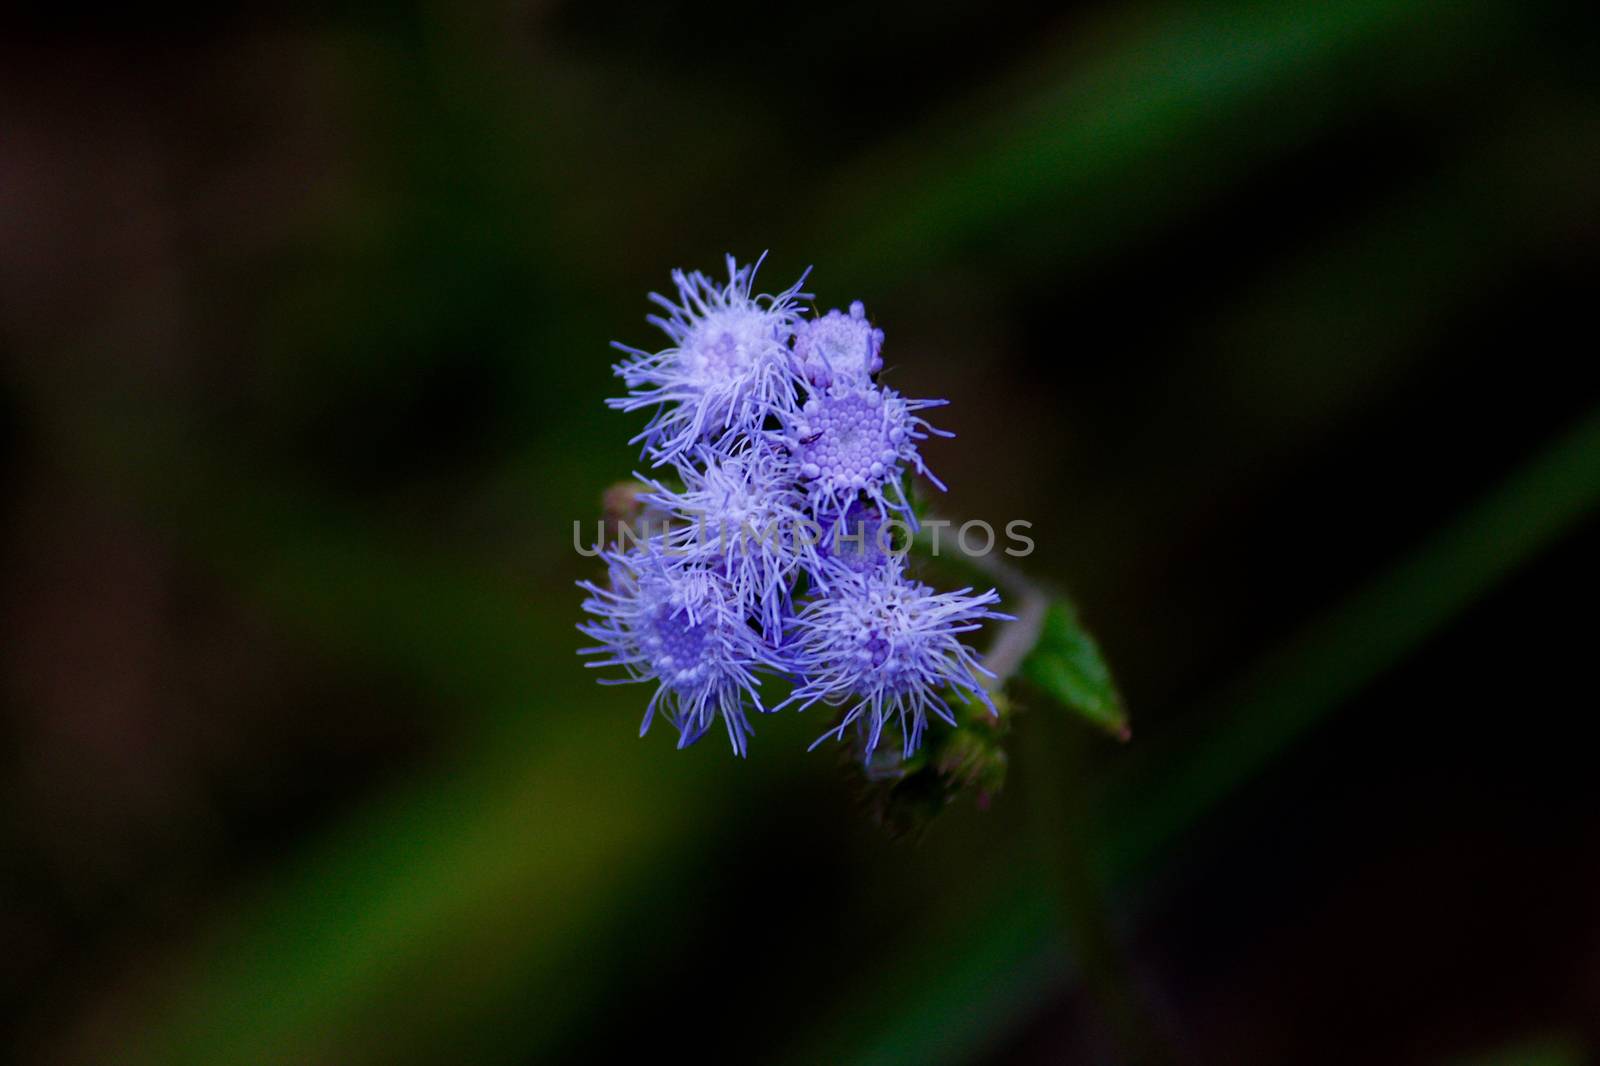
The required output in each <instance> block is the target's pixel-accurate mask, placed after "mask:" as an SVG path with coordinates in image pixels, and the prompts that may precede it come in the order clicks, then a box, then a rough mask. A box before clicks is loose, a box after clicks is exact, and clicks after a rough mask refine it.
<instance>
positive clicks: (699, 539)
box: [641, 444, 821, 640]
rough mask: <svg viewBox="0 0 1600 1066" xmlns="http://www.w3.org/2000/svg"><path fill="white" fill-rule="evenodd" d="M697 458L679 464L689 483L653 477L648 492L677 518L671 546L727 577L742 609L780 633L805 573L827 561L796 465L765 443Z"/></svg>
mask: <svg viewBox="0 0 1600 1066" xmlns="http://www.w3.org/2000/svg"><path fill="white" fill-rule="evenodd" d="M695 459H696V460H697V462H698V465H689V466H680V467H679V468H678V476H679V477H680V478H681V479H682V481H683V488H682V489H681V490H674V489H669V488H667V487H666V486H664V485H662V484H661V483H660V482H659V481H648V484H649V487H650V490H649V491H648V492H646V493H645V494H644V495H643V496H641V499H642V500H643V501H644V502H645V503H647V504H650V505H652V506H654V507H656V508H659V509H660V510H662V511H664V512H665V513H666V514H667V516H668V518H669V522H670V526H669V528H668V529H667V531H666V532H665V533H664V535H663V546H664V548H665V550H666V551H667V552H669V553H670V554H671V555H673V556H675V557H680V558H683V559H685V560H687V561H688V562H689V563H690V564H691V565H694V566H698V567H702V568H704V569H706V570H709V571H712V572H713V573H715V574H717V575H718V576H719V577H721V578H722V579H723V580H724V581H725V582H726V583H727V586H728V588H729V590H730V592H731V594H732V596H733V599H734V600H735V602H736V603H737V605H738V606H739V608H740V609H741V610H742V611H744V612H746V613H748V614H750V615H752V616H753V617H754V618H755V619H756V620H757V621H758V623H759V624H760V626H761V628H762V631H763V632H764V633H765V634H767V635H768V636H769V637H770V638H772V639H773V640H776V639H777V638H778V637H779V635H780V633H781V630H782V626H783V617H784V615H785V613H787V611H788V609H789V592H790V589H791V588H792V587H793V585H794V583H795V580H796V578H797V576H798V575H799V574H800V573H801V572H802V570H805V571H811V570H815V569H816V567H817V565H818V562H819V559H818V554H817V552H818V541H819V540H820V539H821V537H820V535H819V531H817V529H816V525H815V523H814V522H812V521H811V519H810V517H809V516H808V514H807V513H806V511H805V502H806V500H805V494H804V493H803V492H801V491H800V489H799V487H798V484H797V481H798V478H797V475H796V473H795V471H794V464H793V463H792V462H791V461H790V460H789V457H788V456H787V455H785V454H784V453H783V452H782V450H780V449H775V448H772V447H769V446H766V445H762V444H751V445H749V446H747V447H746V448H745V449H744V450H743V451H741V452H740V453H739V454H737V455H730V456H717V455H714V454H712V453H709V452H706V451H704V450H702V451H700V452H698V453H697V454H696V455H695Z"/></svg>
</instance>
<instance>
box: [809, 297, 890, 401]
mask: <svg viewBox="0 0 1600 1066" xmlns="http://www.w3.org/2000/svg"><path fill="white" fill-rule="evenodd" d="M882 349H883V330H881V329H877V328H875V327H874V326H873V325H872V323H871V322H868V321H867V308H866V305H864V304H863V303H862V302H861V301H860V300H857V301H856V302H855V303H853V304H851V305H850V313H849V314H845V313H843V312H842V311H839V310H838V309H835V310H832V311H829V312H828V313H827V314H825V315H823V316H822V317H820V318H813V319H807V320H804V321H802V322H800V323H799V324H798V325H797V326H795V331H794V355H795V359H796V360H797V361H798V362H799V363H800V371H801V373H802V374H803V375H804V376H805V379H806V381H808V382H809V383H810V384H812V385H814V386H817V387H819V388H827V387H828V386H829V385H832V384H834V383H835V382H841V383H849V384H856V385H860V384H865V383H866V382H868V381H870V380H871V378H872V375H874V374H876V373H877V372H878V371H880V370H882V369H883V357H882V356H881V355H879V354H878V353H879V352H880V351H881V350H882Z"/></svg>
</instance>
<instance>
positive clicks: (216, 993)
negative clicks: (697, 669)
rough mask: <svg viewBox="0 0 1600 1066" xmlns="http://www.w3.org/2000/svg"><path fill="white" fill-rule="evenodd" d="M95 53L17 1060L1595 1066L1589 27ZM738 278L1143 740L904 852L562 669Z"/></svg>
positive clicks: (7, 846)
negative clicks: (627, 394)
mask: <svg viewBox="0 0 1600 1066" xmlns="http://www.w3.org/2000/svg"><path fill="white" fill-rule="evenodd" d="M1585 7H1586V5H1567V4H1560V3H1554V2H1550V3H1545V2H1523V3H1513V2H1511V0H1504V2H1477V0H1462V2H1457V3H1451V4H1433V3H1420V2H1408V0H1324V2H1320V3H1255V2H1237V0H1223V2H1219V3H1216V4H1208V5H1177V4H1157V3H1106V2H1102V3H1079V4H1069V5H1062V6H1057V5H1041V6H1039V7H1023V6H1017V7H1006V6H996V5H987V4H944V5H940V4H928V3H909V2H903V0H901V2H890V3H886V4H882V5H877V6H874V7H871V8H868V7H866V6H859V5H855V4H846V3H837V2H833V0H822V2H820V3H817V4H811V5H802V6H800V7H794V6H774V7H770V8H762V7H759V6H752V5H745V4H733V3H725V2H722V0H708V2H703V3H700V4H696V5H691V6H682V7H679V6H672V5H664V4H655V3H642V2H624V3H617V4H581V3H574V2H544V3H541V2H527V3H516V2H500V3H494V4H447V3H424V4H418V5H409V4H397V5H383V4H372V3H353V4H338V3H335V4H315V5H314V4H288V5H282V6H273V5H267V4H247V5H244V6H243V7H242V8H240V9H237V10H224V9H222V8H218V9H214V10H213V11H211V12H210V13H208V14H204V15H201V16H200V17H199V18H198V19H196V17H195V16H194V15H193V14H192V13H190V12H189V11H187V10H186V9H185V8H183V7H180V6H179V5H162V4H156V5H141V6H139V7H137V8H130V9H128V10H126V11H124V12H122V13H121V15H120V16H118V17H117V18H116V19H115V20H114V21H110V22H96V23H92V24H91V23H89V22H87V21H85V20H86V10H87V9H85V8H83V6H82V5H65V6H62V7H57V8H53V9H50V11H49V13H47V14H36V15H33V16H31V17H20V18H15V17H14V19H15V20H14V21H13V20H8V22H10V24H11V26H12V29H11V30H10V31H8V32H6V33H4V34H3V35H0V356H3V376H0V470H3V474H0V476H3V479H4V495H3V500H4V507H5V516H6V520H5V523H4V529H3V541H0V552H3V568H4V573H5V583H4V588H3V600H0V617H3V618H4V639H3V640H0V657H3V662H4V698H3V701H0V703H3V712H0V714H3V718H0V738H3V746H0V768H3V769H0V797H3V811H4V815H3V822H0V832H3V839H0V959H3V961H0V1016H3V1019H4V1021H3V1023H0V1030H3V1032H4V1034H5V1044H4V1047H5V1049H6V1050H5V1051H3V1052H0V1057H4V1058H6V1059H7V1060H8V1061H17V1062H27V1063H55V1062H61V1063H196V1064H202V1063H203V1064H212V1063H296V1064H306V1063H330V1064H332V1063H338V1064H348V1063H434V1062H448V1063H464V1062H471V1063H524V1062H525V1063H534V1062H539V1063H543V1062H561V1061H603V1060H608V1059H613V1058H620V1057H622V1056H630V1057H639V1056H649V1057H651V1058H652V1059H655V1058H662V1057H667V1056H678V1055H684V1056H689V1057H690V1058H691V1059H692V1060H693V1061H730V1062H740V1063H766V1062H775V1063H807V1064H809V1063H847V1062H849V1063H854V1062H870V1063H907V1064H917V1066H923V1064H931V1063H959V1062H984V1063H1035V1062H1086V1063H1102V1062H1103V1063H1122V1062H1145V1061H1168V1062H1185V1063H1226V1064H1240V1063H1291V1062H1292V1063H1300V1064H1305V1063H1312V1064H1315V1063H1328V1064H1347V1063H1351V1062H1362V1063H1407V1064H1410V1063H1418V1064H1423V1063H1497V1062H1503V1063H1517V1064H1541V1063H1544V1064H1552V1066H1564V1064H1568V1063H1583V1062H1591V1061H1595V1059H1594V1057H1593V1056H1594V1055H1595V1053H1596V1049H1597V1048H1600V819H1597V817H1596V814H1597V800H1600V784H1597V778H1596V773H1595V769H1594V767H1595V755H1594V752H1595V748H1594V746H1593V745H1592V744H1591V743H1587V742H1583V741H1582V733H1581V731H1580V727H1581V724H1582V723H1583V721H1584V720H1585V719H1588V718H1590V717H1592V714H1593V712H1594V710H1595V706H1596V701H1595V696H1594V687H1593V686H1594V663H1595V637H1596V625H1595V621H1594V617H1595V616H1594V599H1595V593H1596V591H1597V589H1600V584H1597V582H1596V578H1597V576H1600V575H1597V566H1600V564H1597V561H1596V560H1597V554H1596V548H1597V547H1600V522H1597V519H1596V511H1595V507H1594V505H1595V503H1596V501H1597V499H1600V414H1597V411H1600V407H1597V404H1600V387H1597V386H1600V375H1597V373H1596V359H1595V356H1596V344H1595V310H1596V295H1595V294H1596V288H1595V278H1596V276H1597V271H1596V267H1597V265H1600V81H1597V77H1596V71H1597V69H1600V55H1597V47H1596V43H1597V41H1600V20H1597V18H1596V16H1595V13H1594V11H1593V9H1592V7H1591V8H1590V9H1589V10H1588V11H1584V10H1583V9H1584V8H1585ZM765 249H770V250H771V254H770V256H769V257H768V260H767V263H766V266H765V267H764V268H763V278H764V280H765V281H766V282H767V283H768V285H767V287H768V288H772V289H776V288H781V287H783V286H785V285H787V284H788V283H789V281H791V280H792V279H793V277H794V276H796V275H797V274H798V273H799V271H800V270H802V269H803V268H804V267H806V266H808V265H814V266H815V273H814V275H813V279H812V283H811V285H810V288H811V289H812V291H814V292H815V293H816V294H817V298H818V303H819V305H820V306H821V307H823V308H826V307H831V306H843V305H845V304H846V303H847V302H848V301H849V300H851V299H855V298H861V299H864V300H865V301H866V303H867V307H868V309H869V311H870V312H871V314H872V315H873V317H874V318H875V319H876V320H877V321H878V323H879V324H880V325H881V326H883V327H884V328H885V329H886V330H887V333H888V343H887V347H886V356H887V359H888V362H889V364H890V366H891V368H892V369H891V371H890V377H889V380H890V381H891V382H892V383H893V384H894V385H895V386H896V387H898V388H900V389H902V390H903V391H905V392H907V393H909V394H912V395H931V396H946V397H949V398H950V399H951V400H952V401H953V403H952V405H951V406H950V407H949V408H948V409H947V410H946V411H945V412H944V414H943V417H942V418H941V419H940V420H939V423H940V424H941V425H943V426H946V427H948V428H951V429H953V430H955V431H957V432H958V433H959V437H958V439H956V440H954V441H949V442H936V443H933V444H930V445H929V446H928V448H927V455H928V458H929V461H930V463H931V465H932V466H933V468H934V469H935V470H936V471H938V472H939V473H940V474H941V475H942V476H943V477H944V479H945V480H946V481H947V482H948V483H949V484H950V486H951V491H950V492H949V494H948V495H947V496H946V497H943V498H942V499H940V500H939V501H938V504H937V506H938V507H939V509H940V510H941V511H942V512H943V513H945V514H948V515H952V516H956V517H962V518H974V517H975V518H985V519H988V520H990V521H992V522H995V523H997V524H998V523H1001V522H1004V521H1008V520H1010V519H1013V518H1023V519H1027V520H1030V521H1032V522H1034V523H1035V528H1034V535H1035V537H1036V540H1037V543H1038V550H1037V552H1036V553H1035V554H1034V556H1033V557H1032V558H1031V559H1029V560H1027V562H1028V564H1029V566H1030V567H1031V568H1032V569H1033V570H1034V572H1036V573H1037V574H1039V575H1040V576H1041V577H1044V578H1048V579H1050V580H1052V581H1055V582H1058V583H1060V584H1062V585H1064V586H1066V587H1068V588H1070V589H1071V590H1072V591H1073V594H1074V596H1075V597H1076V599H1077V601H1078V603H1079V606H1080V608H1081V610H1082V612H1083V615H1084V617H1085V619H1086V621H1087V622H1088V624H1089V625H1090V626H1091V627H1092V628H1093V629H1094V630H1095V632H1096V633H1097V634H1098V636H1099V638H1100V640H1101V642H1102V645H1103V647H1104V650H1105V652H1106V654H1107V656H1108V658H1109V659H1110V661H1111V663H1112V665H1113V666H1114V668H1115V669H1116V671H1117V673H1118V676H1119V679H1120V683H1121V687H1122V689H1123V691H1124V693H1125V695H1126V697H1127V700H1128V703H1129V706H1130V708H1131V711H1132V715H1133V726H1134V739H1133V740H1132V742H1131V743H1129V744H1126V745H1118V744H1116V743H1114V742H1112V741H1111V740H1109V739H1105V738H1103V737H1101V736H1099V735H1097V734H1095V733H1093V732H1092V731H1090V730H1088V729H1087V728H1084V727H1081V726H1077V725H1074V724H1071V723H1067V722H1065V721H1063V720H1061V719H1060V718H1059V716H1057V715H1055V714H1054V712H1049V711H1047V709H1046V708H1043V707H1034V708H1024V710H1023V712H1022V713H1021V714H1020V716H1019V717H1018V719H1017V722H1016V728H1015V730H1014V734H1013V737H1012V741H1013V762H1012V774H1011V779H1010V781H1009V783H1008V786H1007V788H1006V790H1005V791H1004V792H1003V793H1001V794H1000V795H999V796H997V797H996V798H995V799H994V801H993V803H992V804H991V805H990V807H989V809H988V810H987V811H980V810H978V809H977V808H976V807H975V805H974V804H972V803H971V802H967V801H964V802H961V803H958V804H956V805H955V806H953V807H952V808H950V809H949V810H948V811H947V812H946V813H945V814H944V815H942V816H941V817H940V818H939V819H938V820H937V821H935V822H934V823H933V824H932V826H931V827H930V828H929V830H928V831H927V832H926V833H925V834H924V835H923V836H922V837H921V838H920V839H918V840H914V841H891V840H889V839H888V838H887V837H885V835H884V834H883V833H882V832H881V831H880V830H879V829H878V828H877V827H875V826H874V825H873V824H872V822H871V820H870V819H869V818H867V817H866V816H865V815H864V814H863V813H862V811H861V810H860V809H859V807H858V798H857V795H856V790H855V788H854V785H853V784H852V781H851V779H850V777H849V775H848V774H847V773H845V772H844V770H843V769H842V768H841V767H840V766H839V765H838V763H837V760H836V758H835V756H834V755H833V754H831V753H829V752H826V751H818V752H816V753H814V754H811V755H809V756H808V755H807V754H806V753H805V751H804V749H805V745H806V743H807V742H809V740H810V739H811V737H812V736H813V735H814V734H815V733H816V732H818V731H819V729H820V727H821V722H820V720H817V719H814V718H812V717H810V716H794V715H783V716H778V717H775V718H770V719H764V720H762V721H760V722H759V723H758V733H757V736H756V740H755V744H754V748H753V751H752V754H751V756H750V758H749V760H748V761H746V762H739V761H737V760H735V759H733V758H732V757H730V755H729V754H728V752H727V751H726V750H725V747H724V746H723V745H721V744H720V743H716V742H710V741H708V742H707V743H704V744H702V745H700V746H698V747H696V748H694V749H691V750H689V751H686V752H675V751H673V750H672V749H671V744H670V742H669V740H668V738H667V737H666V736H665V735H660V734H658V735H653V736H650V737H647V738H645V739H644V740H642V741H641V740H639V739H637V738H636V737H635V732H636V727H637V717H638V714H639V712H640V709H641V701H642V697H641V695H640V693H639V691H638V690H636V689H621V690H618V689H601V688H599V687H597V686H595V685H594V683H593V675H592V674H591V673H586V672H585V671H583V670H582V669H580V668H579V666H578V663H577V660H576V658H575V656H574V654H573V652H574V649H575V647H576V646H577V644H578V640H579V638H578V636H577V634H576V633H574V631H573V629H572V626H573V623H574V622H576V621H577V619H578V600H579V598H580V597H579V594H578V593H577V591H576V590H575V589H574V588H573V587H572V582H573V581H574V580H576V579H578V578H581V577H584V576H588V575H589V574H590V568H589V565H590V564H589V563H587V562H586V561H585V560H583V559H580V558H578V557H577V556H575V554H574V553H573V551H572V548H571V526H572V522H573V521H574V520H575V519H582V520H584V521H586V522H587V521H590V520H592V519H593V518H594V517H595V516H596V515H597V514H598V512H599V507H600V493H601V490H602V489H603V488H604V486H605V485H607V484H608V483H610V482H612V481H614V480H616V479H618V478H621V477H625V476H627V474H628V473H629V471H630V470H632V469H633V467H634V466H635V465H636V456H635V455H634V454H633V452H632V451H631V450H630V449H629V447H628V446H627V445H626V443H625V442H626V440H627V438H628V436H629V435H630V434H631V433H632V432H633V431H635V430H636V429H637V428H638V427H637V423H638V420H637V419H630V418H628V417H626V416H621V415H617V414H614V413H611V412H608V411H606V410H605V409H604V408H603V406H602V400H603V398H604V397H606V396H607V395H611V394H613V393H614V392H615V391H616V388H617V386H616V384H615V383H614V382H613V381H612V380H611V378H610V373H609V365H610V362H611V353H610V352H609V351H608V349H607V342H608V341H610V340H612V339H613V338H616V339H621V340H623V341H626V342H629V343H632V344H636V345H646V344H650V343H651V339H652V334H651V331H650V330H649V328H648V327H647V326H646V325H645V324H644V322H643V315H644V314H645V312H646V310H647V306H646V303H645V300H644V295H645V293H646V291H648V290H650V289H659V288H662V287H664V286H665V285H666V284H667V271H668V270H669V269H670V268H672V267H676V266H683V267H690V268H703V269H708V270H711V269H718V268H720V264H721V261H722V255H723V254H724V253H726V252H733V253H736V254H738V255H739V256H740V257H741V258H749V257H753V256H755V255H757V254H759V253H761V252H762V251H763V250H765Z"/></svg>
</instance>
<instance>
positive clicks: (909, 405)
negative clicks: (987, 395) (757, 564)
mask: <svg viewBox="0 0 1600 1066" xmlns="http://www.w3.org/2000/svg"><path fill="white" fill-rule="evenodd" d="M944 403H945V401H944V400H907V399H905V398H904V397H902V396H901V395H900V394H899V393H897V392H895V391H894V390H893V389H888V388H882V387H880V386H877V385H874V384H872V383H870V382H868V383H866V384H849V383H845V382H840V383H838V384H834V385H832V386H829V387H828V388H826V389H815V390H813V391H812V392H811V394H810V396H809V397H808V398H807V399H806V402H805V404H804V406H802V407H801V409H800V410H799V412H797V413H795V414H792V415H789V416H788V417H787V419H786V420H785V424H786V428H787V441H788V445H789V450H790V452H791V453H792V454H793V455H794V461H795V465H796V467H797V468H798V469H799V471H800V476H801V478H802V479H804V481H805V484H806V489H807V492H808V493H809V495H810V498H811V504H812V506H813V507H815V508H817V509H819V510H831V511H834V512H838V511H841V510H843V509H844V508H846V507H848V506H849V505H850V502H851V501H852V500H855V499H856V498H858V497H859V496H860V495H861V494H863V493H864V494H865V495H866V498H867V499H869V500H871V501H872V502H873V503H874V504H876V505H877V506H878V507H879V508H880V509H881V510H885V511H888V510H894V511H898V512H900V513H901V514H903V515H905V516H906V519H907V520H908V521H910V522H912V524H913V526H914V525H915V517H914V516H913V515H912V513H911V505H910V502H909V501H908V500H907V499H906V496H905V490H904V489H903V488H901V485H900V475H901V472H902V470H903V469H904V468H905V467H907V466H909V467H911V468H912V469H913V470H915V471H916V472H917V473H919V474H922V475H923V476H925V477H927V479H928V480H929V481H932V482H933V483H934V484H935V485H937V486H938V487H939V488H940V489H941V490H942V489H943V488H944V483H943V482H942V481H940V480H939V479H938V478H936V477H934V476H933V474H932V473H931V472H929V470H928V468H927V466H926V465H925V464H924V463H923V461H922V456H921V454H920V453H919V452H918V451H917V442H918V441H923V440H927V439H928V435H929V434H930V433H932V434H935V435H938V436H950V435H951V434H948V433H945V432H943V431H941V430H937V429H934V428H933V427H932V426H931V425H929V424H928V421H927V419H925V418H922V417H921V416H920V415H918V414H917V412H918V411H922V410H925V409H927V408H929V407H940V406H942V405H943V404H944Z"/></svg>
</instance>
